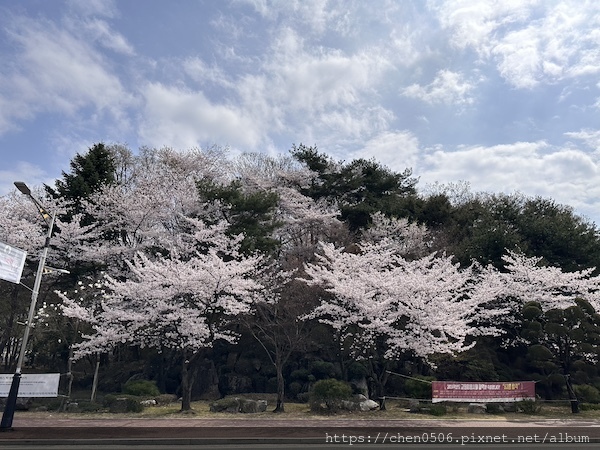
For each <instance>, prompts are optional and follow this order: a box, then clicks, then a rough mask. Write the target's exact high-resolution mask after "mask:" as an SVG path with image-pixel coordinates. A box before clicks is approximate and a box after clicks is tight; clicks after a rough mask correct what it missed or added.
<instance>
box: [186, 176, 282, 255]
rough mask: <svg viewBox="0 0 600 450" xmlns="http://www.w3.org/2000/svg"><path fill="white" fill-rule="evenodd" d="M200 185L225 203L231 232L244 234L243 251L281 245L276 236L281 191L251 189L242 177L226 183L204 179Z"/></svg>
mask: <svg viewBox="0 0 600 450" xmlns="http://www.w3.org/2000/svg"><path fill="white" fill-rule="evenodd" d="M197 186H198V192H199V194H200V196H201V198H204V199H205V200H206V201H208V202H220V203H221V204H222V205H223V208H222V209H221V212H222V214H223V216H224V218H225V220H227V222H228V223H229V228H228V230H227V232H228V233H229V235H230V236H237V235H239V234H243V235H244V239H243V241H242V244H241V247H240V250H241V251H242V252H243V253H246V254H250V253H254V252H265V253H269V252H272V251H274V250H276V249H277V247H278V246H279V242H278V241H277V240H276V239H274V238H273V237H272V236H273V231H275V229H277V227H278V226H279V223H278V222H277V221H276V220H275V216H274V214H275V209H276V207H277V204H278V202H279V196H278V195H277V193H275V192H263V191H248V190H245V189H244V188H243V186H242V184H241V183H240V182H238V181H234V182H232V183H230V184H229V185H226V186H223V185H219V184H216V183H214V182H212V181H207V180H203V181H200V182H198V183H197Z"/></svg>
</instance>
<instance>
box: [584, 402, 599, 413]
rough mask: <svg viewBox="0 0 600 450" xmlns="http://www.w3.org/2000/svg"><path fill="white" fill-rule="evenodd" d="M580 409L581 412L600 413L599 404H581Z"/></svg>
mask: <svg viewBox="0 0 600 450" xmlns="http://www.w3.org/2000/svg"><path fill="white" fill-rule="evenodd" d="M579 409H580V410H581V411H600V405H599V404H597V403H580V404H579Z"/></svg>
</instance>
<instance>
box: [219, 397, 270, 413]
mask: <svg viewBox="0 0 600 450" xmlns="http://www.w3.org/2000/svg"><path fill="white" fill-rule="evenodd" d="M266 410H267V401H266V400H251V399H245V398H239V397H233V398H223V399H221V400H217V401H216V402H213V403H211V405H210V412H230V413H243V414H253V413H259V412H265V411H266Z"/></svg>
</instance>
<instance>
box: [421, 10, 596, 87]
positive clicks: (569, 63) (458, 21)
mask: <svg viewBox="0 0 600 450" xmlns="http://www.w3.org/2000/svg"><path fill="white" fill-rule="evenodd" d="M430 7H431V9H432V10H434V11H436V12H437V14H438V18H439V20H440V22H441V24H442V26H443V27H445V28H446V29H448V30H450V31H451V33H452V35H451V42H452V43H453V44H454V45H455V46H456V47H457V48H460V49H467V48H472V49H474V50H475V51H476V52H477V53H478V54H479V56H480V58H481V59H482V60H485V61H487V60H491V61H493V62H495V64H496V66H497V70H498V71H499V73H500V74H501V75H502V77H503V78H504V79H505V80H506V81H507V82H508V83H510V84H511V85H513V86H514V87H517V88H532V87H535V86H536V85H538V84H539V83H554V82H556V81H558V80H562V79H566V78H572V77H582V76H586V75H593V74H597V73H599V72H600V52H598V36H599V34H600V32H599V31H598V30H599V28H600V4H599V3H598V2H594V1H579V0H571V1H561V2H544V1H541V0H511V1H501V2H492V1H481V0H460V1H437V2H431V3H430Z"/></svg>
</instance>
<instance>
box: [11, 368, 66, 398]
mask: <svg viewBox="0 0 600 450" xmlns="http://www.w3.org/2000/svg"><path fill="white" fill-rule="evenodd" d="M13 376H14V375H13V374H0V397H8V393H9V392H10V385H11V384H12V380H13ZM59 381H60V373H36V374H33V373H24V374H21V383H20V384H19V392H18V394H17V397H58V382H59Z"/></svg>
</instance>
